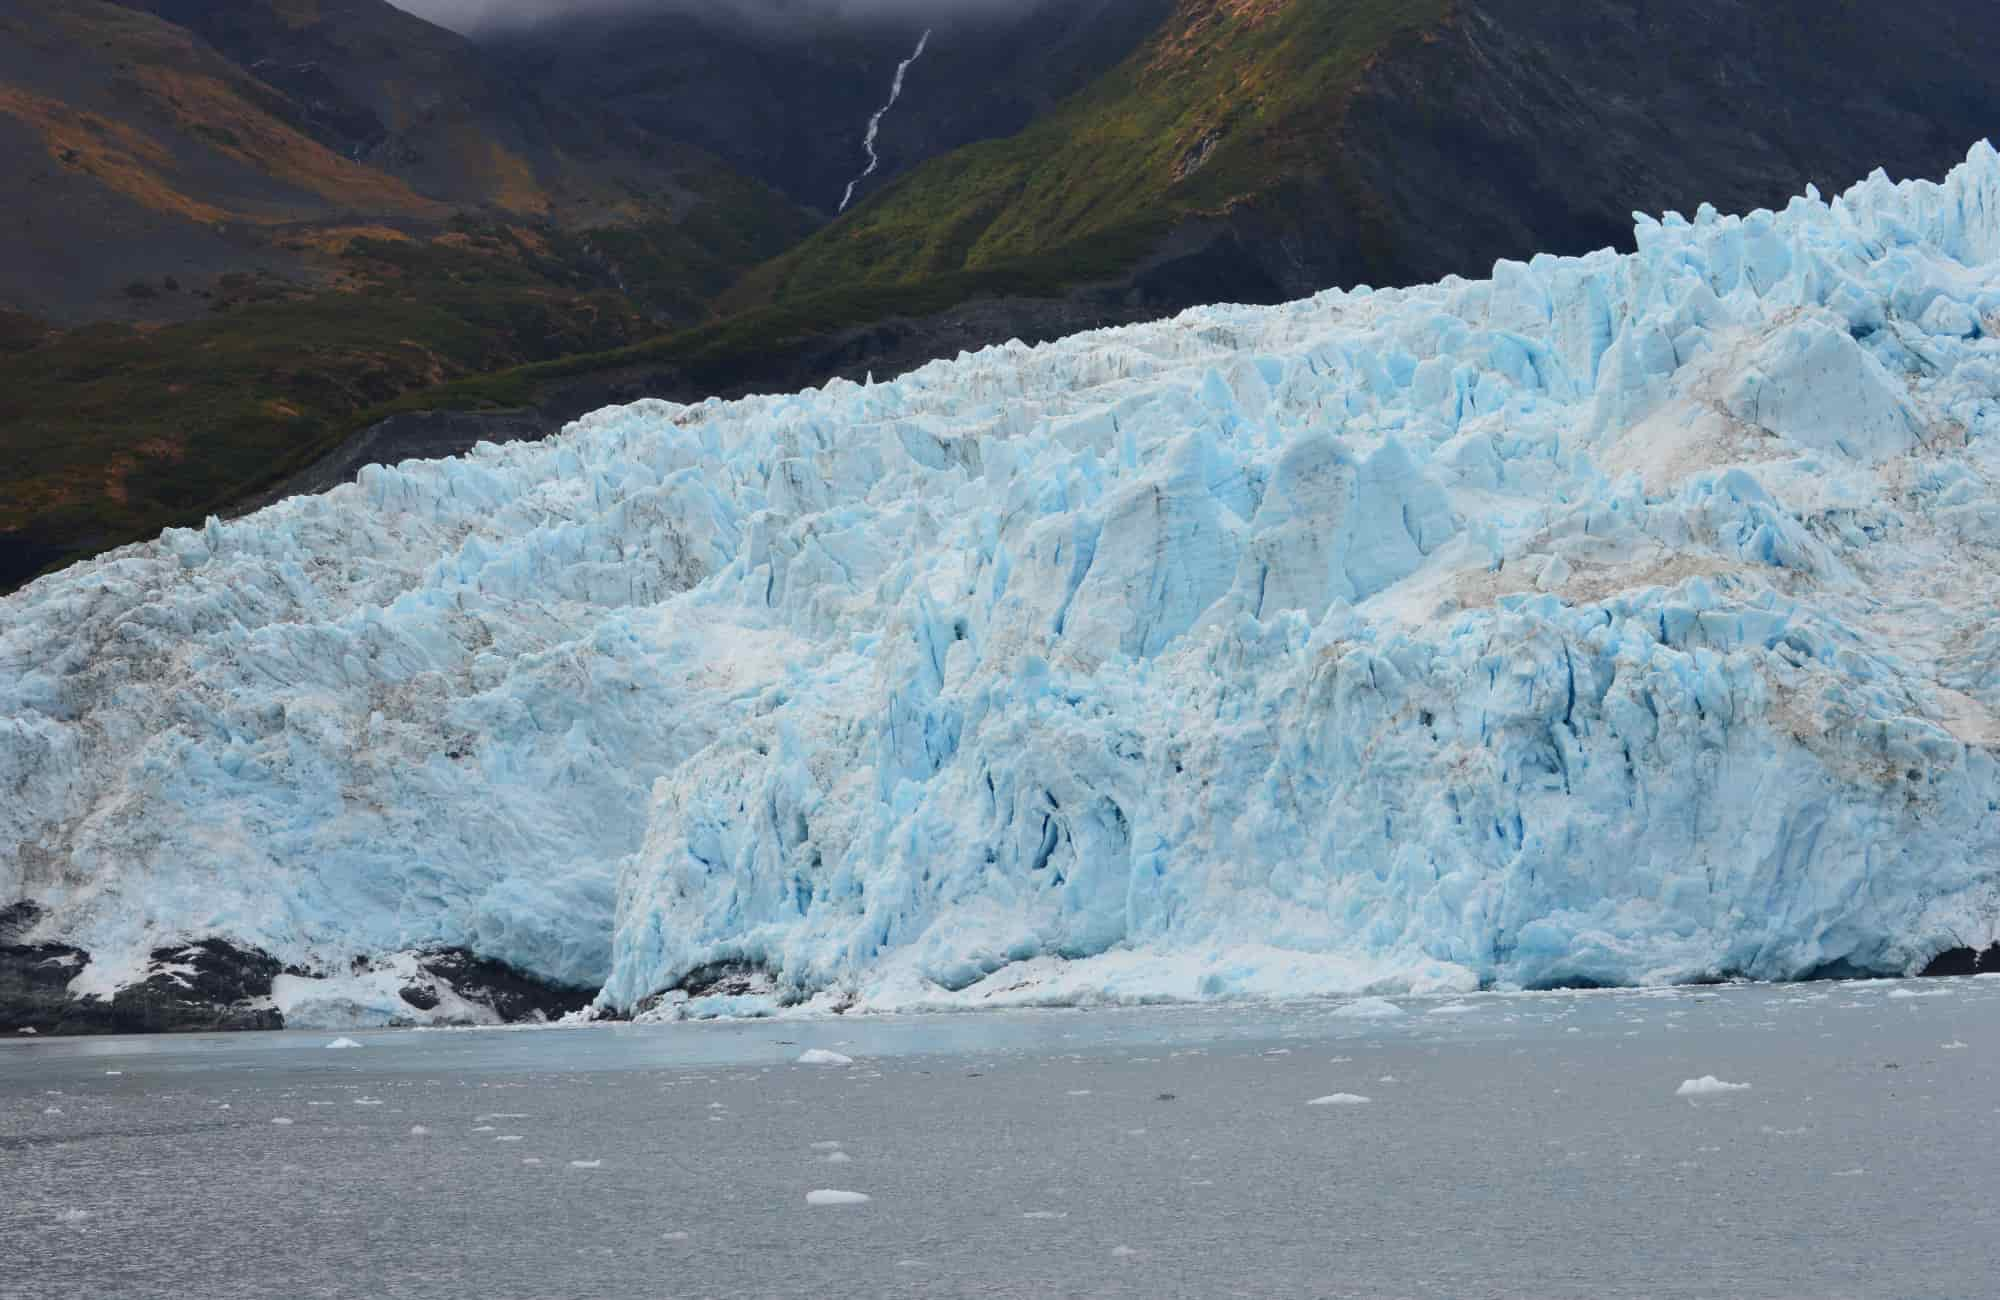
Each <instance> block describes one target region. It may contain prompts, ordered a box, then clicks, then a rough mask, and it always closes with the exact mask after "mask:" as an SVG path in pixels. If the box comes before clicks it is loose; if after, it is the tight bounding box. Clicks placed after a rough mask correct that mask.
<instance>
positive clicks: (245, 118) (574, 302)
mask: <svg viewBox="0 0 2000 1300" xmlns="http://www.w3.org/2000/svg"><path fill="white" fill-rule="evenodd" d="M152 10H157V11H158V12H157V13H155V12H151V11H152ZM161 15H167V17H162V16H161ZM168 17H172V18H178V19H182V20H185V21H186V22H187V23H190V24H193V26H192V27H189V26H182V25H180V24H179V23H176V22H171V21H168ZM209 37H213V42H214V43H211V40H210V39H209ZM0 163H4V164H5V165H6V166H7V168H8V170H9V173H10V174H11V175H13V176H15V177H17V178H18V181H17V183H16V185H15V186H14V187H13V189H12V191H11V192H10V196H9V197H10V200H11V201H10V203H9V204H8V205H7V208H6V211H5V212H4V213H0V232H4V233H6V234H7V235H8V236H9V238H8V239H6V240H4V241H0V325H4V330H0V334H4V345H0V585H12V584H14V583H17V582H19V581H23V580H25V579H26V578H27V577H29V576H31V575H32V574H34V573H35V572H37V571H38V570H40V569H42V568H43V567H46V566H47V565H49V564H52V563H58V562H61V561H62V560H64V559H66V558H75V557H77V556H80V555H84V554H89V553H92V552H94V551H97V550H101V549H104V548H105V547H107V546H111V545H117V544H120V543H122V542H125V541H131V540H136V539H138V538H141V537H147V536H152V535H154V534H156V533H157V532H158V530H159V529H160V528H162V527H164V526H166V525H168V524H172V523H175V522H186V521H190V520H199V519H200V518H202V517H203V516H205V515H206V514H208V513H211V512H213V511H217V510H226V509H228V508H229V506H230V505H231V504H232V503H234V502H236V501H240V500H242V499H243V498H244V497H245V496H246V495H248V494H250V493H252V492H254V491H256V490H258V489H260V488H262V487H263V486H264V485H266V484H268V483H270V482H272V481H274V480H276V479H277V478H279V477H282V476H283V475H284V474H285V473H286V472H287V471H288V470H290V469H291V468H294V467H296V466H297V465H300V464H303V463H306V462H308V461H310V460H311V459H312V458H313V457H315V456H317V455H319V454H320V453H321V452H322V451H324V450H325V448H326V447H327V446H328V445H329V444H330V443H332V442H337V441H338V440H339V439H340V438H341V437H343V436H344V435H345V434H346V433H347V432H348V431H349V429H350V427H351V422H352V421H354V420H355V419H356V418H357V417H358V415H359V413H360V412H362V411H364V410H367V409H369V408H371V407H372V406H374V405H377V404H379V403H381V402H384V401H387V400H390V399H393V398H395V397H397V396H398V395H400V394H402V393H405V392H408V391H411V390H413V389H418V388H423V387H427V386H431V385H435V384H437V383H440V382H442V381H446V380H449V379H453V378H456V377H459V376H463V375H467V374H473V373H480V372H484V371H489V370H493V369H496V368H504V367H507V366H512V365H518V364H521V363H523V362H529V361H535V360H541V359H545V358H548V357H552V356H560V355H565V354H569V353H575V352H590V351H595V350H601V349H605V348H610V347H615V346H619V345H623V344H627V343H630V342H633V341H634V340H637V339H640V338H644V337H649V336H651V335H652V334H654V333H656V332H658V331H659V330H660V329H661V328H663V327H666V326H671V325H673V324H677V323H679V324H685V323H691V322H694V321H699V320H701V319H703V318H704V317H705V316H706V314H707V311H708V304H709V302H710V300H711V299H712V298H713V297H714V296H715V295H716V294H717V293H719V292H720V291H721V290H722V289H724V288H726V287H727V286H728V285H729V284H730V283H731V282H732V281H734V280H735V279H736V278H737V276H738V275H739V274H740V273H741V272H742V270H743V269H744V268H745V267H747V266H749V265H752V264H754V263H756V262H758V261H760V260H763V259H765V258H767V257H769V256H771V255H772V254H774V253H776V252H778V251H780V250H781V249H783V248H784V247H786V246H788V245H789V244H791V243H793V242H795V241H796V240H797V239H798V238H799V237H800V236H802V235H803V234H804V233H805V232H806V230H807V229H808V223H807V219H806V218H805V216H804V214H802V213H801V212H800V211H799V210H798V209H797V208H796V207H794V206H793V205H792V204H790V203H789V202H787V201H786V200H784V199H783V198H782V197H780V196H779V195H777V194H775V193H774V192H772V191H770V190H768V189H766V188H765V187H763V186H761V185H758V184H757V183H755V182H753V181H749V180H747V179H745V178H742V177H740V176H737V175H735V174H734V173H732V172H730V171H729V170H728V169H727V168H725V167H723V166H722V165H721V164H719V163H718V162H716V160H714V159H713V158H712V157H710V156H708V155H706V154H703V153H701V152H700V151H698V150H696V149H694V148H692V147H689V146H686V145H683V144H679V143H677V142H674V141H671V140H663V139H660V138H658V137H656V136H653V135H651V134H650V133H647V132H645V131H644V130H643V129H641V128H638V127H634V126H632V125H631V124H629V123H626V122H624V121H623V120H622V119H619V118H617V117H616V116H615V115H613V114H608V113H605V112H602V111H599V110H596V109H575V108H570V107H566V106H564V105H562V104H560V103H559V102H557V101H554V100H550V99H547V98H546V97H542V96H539V95H536V94H532V93H525V92H522V91H520V90H519V89H518V88H516V87H514V86H513V85H512V83H510V82H509V81H508V79H507V78H506V76H505V75H503V74H502V73H500V72H498V71H496V70H495V69H493V68H492V67H490V66H489V65H488V64H487V63H486V61H485V59H484V56H483V55H481V54H480V53H479V52H478V50H477V49H476V48H475V47H473V46H472V45H470V44H469V43H467V42H466V41H464V40H463V39H462V38H460V37H457V36H455V35H453V34H451V33H448V32H444V31H442V30H441V29H438V28H433V27H430V26H429V25H427V24H424V23H421V22H419V21H418V20H416V19H413V18H411V17H409V16H408V15H407V14H404V13H403V12H402V11H400V10H398V9H395V8H393V7H392V6H390V5H388V4H385V3H381V2H380V0H338V2H337V3H336V2H334V0H326V2H325V3H318V4H303V3H292V2H291V0H285V2H283V3H280V2H279V0H243V2H232V3H229V4H219V3H210V2H208V0H201V2H199V3H197V2H195V0H154V2H153V3H151V4H150V5H149V6H146V7H144V8H141V7H135V6H132V5H118V4H110V3H98V2H96V0H64V3H63V4H61V5H57V6H53V7H43V6H39V5H33V6H31V5H27V4H23V3H21V2H20V0H0Z"/></svg>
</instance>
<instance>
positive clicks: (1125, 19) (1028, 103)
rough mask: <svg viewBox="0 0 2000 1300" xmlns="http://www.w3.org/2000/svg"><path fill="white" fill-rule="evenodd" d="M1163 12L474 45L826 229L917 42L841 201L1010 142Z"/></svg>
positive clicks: (1065, 8)
mask: <svg viewBox="0 0 2000 1300" xmlns="http://www.w3.org/2000/svg"><path fill="white" fill-rule="evenodd" d="M1172 9H1173V0H1024V2H1023V3H1021V4H1019V5H1014V6H995V5H984V6H976V7H966V6H951V5H936V6H931V7H930V8H929V9H927V10H926V9H924V7H922V6H916V5H906V6H899V7H896V8H893V9H890V10H888V11H887V12H881V13H876V14H873V15H872V16H870V15H869V14H868V12H867V11H863V13H862V17H860V18H858V19H854V20H850V21H846V22H840V23H834V22H830V21H827V20H826V19H825V18H824V16H820V15H815V14H813V13H811V12H810V11H808V12H807V13H806V14H805V15H804V16H802V17H800V18H799V19H797V20H795V21H792V22H788V23H781V22H777V21H775V20H772V19H770V18H769V17H768V15H767V16H766V18H765V20H763V21H757V22H747V21H744V20H743V19H741V18H739V17H733V16H732V15H731V14H730V12H729V11H728V10H727V8H726V7H717V6H710V7H707V8H697V7H695V6H682V5H652V6H643V5H642V6H635V7H633V8H630V9H625V10H616V11H612V12H608V13H607V12H586V13H585V14H584V15H582V16H580V17H560V16H557V17H551V18H548V19H545V20H543V21H542V22H540V23H537V24H535V25H532V26H528V27H513V28H502V29H497V30H493V31H490V32H487V33H484V34H482V35H481V36H480V37H479V39H480V40H481V43H482V44H483V45H485V46H486V48H488V49H489V50H491V51H492V52H493V53H494V54H495V55H496V56H498V57H500V58H501V59H503V60H504V61H505V62H506V63H507V65H508V66H509V67H511V68H513V69H515V70H516V71H517V72H518V73H520V74H521V77H522V79H523V80H524V81H527V82H530V83H533V84H536V85H541V86H545V87H548V88H549V89H550V90H552V91H554V92H556V93H560V94H564V95H567V96H570V97H573V98H579V99H581V98H585V97H588V98H592V99H594V100H596V101H597V102H601V103H603V104H605V105H607V106H609V107H611V108H613V109H615V110H616V111H618V112H619V113H621V114H623V115H624V116H626V117H627V118H629V119H631V120H632V121H633V122H636V123H638V124H640V125H642V126H644V127H646V128H647V129H649V130H652V131H655V132H657V133H659V134H661V135H665V136H669V137H672V138H674V139H679V140H686V141H690V142H692V143H694V144H698V145H700V146H701V147H702V148H704V149H707V150H709V151H710V152H712V153H714V154H715V155H716V156H717V157H719V158H721V159H723V160H724V161H726V162H728V163H729V164H731V165H732V166H734V167H736V168H738V169H739V170H741V171H743V172H746V173H747V174H749V175H751V176H754V177H756V178H757V179H759V180H761V181H763V182H765V183H766V184H769V185H772V186H774V187H776V188H777V189H779V190H781V191H783V192H784V193H786V194H788V195H789V196H791V197H792V198H793V199H794V200H796V201H797V202H799V203H801V204H804V205H805V206H807V207H809V208H814V209H817V210H820V211H822V212H824V213H826V214H828V215H831V214H832V213H833V212H834V210H835V209H836V208H837V206H838V204H839V201H840V198H841V195H842V193H843V191H844V190H845V188H846V185H847V183H848V181H850V180H852V179H853V178H854V177H855V176H856V175H857V174H858V173H859V172H860V171H861V170H862V168H863V167H864V166H865V165H866V161H867V158H866V154H865V152H864V150H863V145H862V137H863V134H864V132H865V129H866V126H867V123H868V120H869V118H870V117H871V116H872V115H873V114H874V113H875V112H876V111H877V110H878V109H880V108H881V107H882V106H883V103H884V101H885V99H886V98H887V96H888V93H889V87H890V82H891V80H892V78H893V76H894V73H895V69H896V65H897V64H898V63H899V62H901V61H902V60H904V59H907V58H909V57H910V55H911V53H912V52H913V51H914V49H915V47H916V44H917V40H918V38H919V37H920V36H921V35H922V34H923V33H924V31H926V30H929V31H930V32H931V38H930V40H929V41H928V42H927V43H926V45H925V49H924V55H923V57H922V58H921V59H918V60H917V61H916V62H915V63H913V64H911V66H910V68H909V71H908V74H907V76H906V79H905V83H904V87H903V94H902V97H901V98H900V100H899V101H898V103H897V106H896V109H895V111H893V112H891V113H889V114H887V115H885V116H884V117H883V119H882V122H881V127H880V134H879V137H878V139H877V141H876V149H877V151H878V153H879V154H880V156H881V166H880V167H879V168H878V170H877V171H876V173H875V175H874V176H873V177H871V178H870V181H869V183H868V184H867V185H866V186H864V187H862V188H859V189H857V191H856V198H857V199H859V198H861V197H864V196H865V195H867V194H869V193H873V192H875V191H877V190H879V189H880V188H881V187H882V186H883V185H885V184H887V183H888V182H889V181H890V180H892V179H893V178H894V177H895V176H896V175H898V174H900V173H901V172H903V171H904V170H906V169H907V168H909V167H911V166H914V165H915V164H917V163H920V162H922V161H923V160H925V159H927V158H931V157H935V156H937V155H939V154H942V153H946V152H948V151H950V150H952V149H955V148H957V147H959V146H961V145H964V144H968V143H971V142H972V141H975V140H984V139H990V138H994V137H998V136H1006V135H1012V134H1014V133H1015V132H1017V131H1019V130H1021V129H1022V128H1024V127H1026V126H1027V125H1028V124H1029V123H1030V122H1032V121H1033V120H1035V118H1036V117H1038V116H1039V115H1041V114H1042V113H1045V112H1046V111H1048V110H1049V109H1050V108H1051V107H1053V106H1054V105H1055V104H1056V103H1057V102H1059V101H1060V100H1061V99H1063V98H1064V97H1065V96H1067V95H1070V94H1072V93H1074V92H1075V91H1077V90H1080V89H1082V88H1083V87H1084V86H1086V85H1088V84H1089V83H1090V82H1091V81H1092V80H1093V79H1095V78H1096V77H1098V76H1099V75H1101V74H1103V73H1104V72H1105V71H1107V70H1108V69H1110V68H1111V67H1113V66H1115V65H1116V64H1117V63H1118V62H1119V61H1120V60H1121V59H1123V58H1125V57H1126V56H1127V55H1129V54H1130V53H1131V52H1132V51H1133V50H1134V49H1136V48H1137V47H1138V46H1139V45H1140V44H1141V43H1142V42H1143V41H1144V40H1145V39H1146V38H1147V37H1148V36H1149V35H1150V34H1151V33H1152V32H1153V30H1154V29H1156V28H1157V27H1158V26H1159V24H1160V22H1161V21H1162V20H1163V19H1164V18H1165V17H1166V16H1167V15H1168V14H1169V13H1170V12H1171V11H1172ZM919 11H921V13H919Z"/></svg>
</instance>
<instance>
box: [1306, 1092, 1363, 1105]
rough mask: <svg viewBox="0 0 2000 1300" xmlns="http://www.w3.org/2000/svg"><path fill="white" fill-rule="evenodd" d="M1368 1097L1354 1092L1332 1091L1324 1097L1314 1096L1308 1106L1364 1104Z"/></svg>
mask: <svg viewBox="0 0 2000 1300" xmlns="http://www.w3.org/2000/svg"><path fill="white" fill-rule="evenodd" d="M1367 1104H1368V1098H1366V1097H1364V1096H1362V1095H1361V1094H1360V1093H1355V1092H1332V1093H1328V1094H1327V1095H1326V1096H1324V1097H1314V1098H1313V1099H1312V1100H1311V1101H1309V1102H1307V1103H1306V1105H1308V1106H1366V1105H1367Z"/></svg>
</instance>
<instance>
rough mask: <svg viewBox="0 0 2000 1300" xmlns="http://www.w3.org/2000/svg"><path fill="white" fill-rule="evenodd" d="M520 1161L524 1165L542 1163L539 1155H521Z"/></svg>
mask: <svg viewBox="0 0 2000 1300" xmlns="http://www.w3.org/2000/svg"><path fill="white" fill-rule="evenodd" d="M521 1163H522V1164H524V1165H538V1164H540V1163H542V1158H541V1157H540V1156H522V1157H521Z"/></svg>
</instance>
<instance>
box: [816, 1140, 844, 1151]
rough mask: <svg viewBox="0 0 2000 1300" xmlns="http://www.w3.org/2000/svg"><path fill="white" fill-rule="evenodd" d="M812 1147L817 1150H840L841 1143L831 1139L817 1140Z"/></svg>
mask: <svg viewBox="0 0 2000 1300" xmlns="http://www.w3.org/2000/svg"><path fill="white" fill-rule="evenodd" d="M812 1149H813V1150H815V1151H838V1150H840V1143H838V1142H834V1141H831V1140H829V1141H822V1142H815V1143H813V1144H812Z"/></svg>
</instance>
